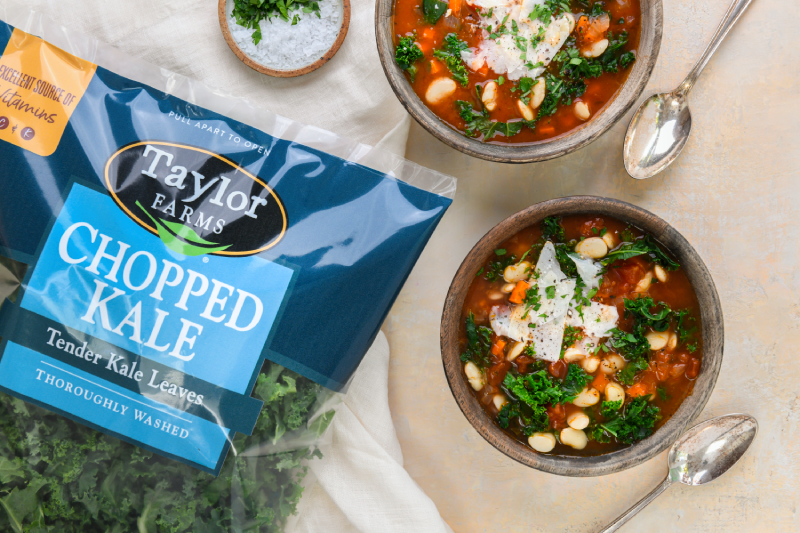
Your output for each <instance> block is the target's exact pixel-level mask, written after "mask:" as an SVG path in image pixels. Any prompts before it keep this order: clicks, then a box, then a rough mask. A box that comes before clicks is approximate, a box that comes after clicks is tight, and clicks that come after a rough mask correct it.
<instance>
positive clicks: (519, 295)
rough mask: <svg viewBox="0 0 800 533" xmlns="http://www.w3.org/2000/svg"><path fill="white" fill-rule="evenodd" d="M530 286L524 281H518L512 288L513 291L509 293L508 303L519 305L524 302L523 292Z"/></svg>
mask: <svg viewBox="0 0 800 533" xmlns="http://www.w3.org/2000/svg"><path fill="white" fill-rule="evenodd" d="M529 287H530V285H528V284H527V283H526V282H524V281H518V282H517V286H516V287H514V290H513V291H511V296H509V297H508V301H509V302H511V303H515V304H521V303H522V302H523V301H524V300H525V291H527V290H528V288H529Z"/></svg>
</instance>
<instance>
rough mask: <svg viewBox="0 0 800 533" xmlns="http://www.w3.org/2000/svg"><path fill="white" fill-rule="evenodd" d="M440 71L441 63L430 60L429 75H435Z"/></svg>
mask: <svg viewBox="0 0 800 533" xmlns="http://www.w3.org/2000/svg"><path fill="white" fill-rule="evenodd" d="M440 70H442V62H441V61H437V60H435V59H431V74H436V73H437V72H439V71H440Z"/></svg>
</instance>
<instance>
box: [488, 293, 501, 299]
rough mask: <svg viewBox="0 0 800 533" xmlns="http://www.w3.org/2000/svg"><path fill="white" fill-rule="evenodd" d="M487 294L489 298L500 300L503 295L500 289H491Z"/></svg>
mask: <svg viewBox="0 0 800 533" xmlns="http://www.w3.org/2000/svg"><path fill="white" fill-rule="evenodd" d="M487 296H488V297H489V299H490V300H502V299H503V296H504V295H503V293H502V292H500V291H491V292H490V293H488V294H487Z"/></svg>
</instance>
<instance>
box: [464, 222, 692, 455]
mask: <svg viewBox="0 0 800 533" xmlns="http://www.w3.org/2000/svg"><path fill="white" fill-rule="evenodd" d="M700 331H701V329H700V310H699V304H698V301H697V297H696V296H695V293H694V291H693V289H692V286H691V284H690V283H689V280H688V278H687V277H686V274H685V273H684V271H683V269H682V268H681V266H680V264H678V262H677V261H676V260H675V259H674V258H673V257H672V256H671V255H670V254H669V253H668V252H666V251H665V250H663V249H662V248H661V246H660V245H659V244H658V243H657V242H656V241H655V239H653V238H652V236H650V235H647V234H645V233H643V232H642V231H640V230H639V229H638V228H635V227H633V226H629V225H626V224H624V223H622V222H620V221H619V220H616V219H613V218H610V217H605V216H603V217H600V216H593V215H573V216H568V217H563V218H560V217H550V218H546V219H545V220H544V221H543V222H542V223H541V224H538V225H535V226H532V227H529V228H527V229H524V230H522V231H521V232H519V233H518V234H516V235H514V236H513V237H511V238H510V239H508V240H507V241H505V242H504V243H503V244H501V245H500V247H499V248H498V249H497V250H495V252H494V253H493V255H492V257H491V258H490V259H489V260H488V261H487V262H486V264H485V265H484V266H483V267H482V268H481V269H480V271H479V272H478V273H477V275H476V277H475V279H474V280H473V282H472V284H471V285H470V287H469V290H468V292H467V296H466V299H465V302H464V307H463V309H462V326H461V331H460V333H459V341H460V349H461V360H462V361H463V363H464V364H463V376H464V379H465V380H467V381H468V382H469V384H470V386H471V388H472V390H473V392H474V394H475V396H476V398H477V400H478V402H479V403H480V404H481V406H482V408H483V410H484V411H485V412H486V414H487V415H488V416H489V417H490V418H491V419H492V420H494V421H495V423H497V424H498V425H499V426H500V427H501V428H502V429H503V430H504V431H505V432H506V433H508V434H509V435H511V436H512V437H514V438H515V439H517V440H519V441H520V442H523V443H525V444H526V445H528V446H530V447H531V448H533V449H534V450H536V451H538V452H541V453H550V454H558V455H574V456H591V455H601V454H604V453H608V452H612V451H615V450H619V449H622V448H624V447H627V446H629V445H631V444H633V443H635V442H638V441H640V440H642V439H644V438H646V437H648V436H650V435H651V434H652V433H653V432H654V431H655V430H657V429H658V428H659V427H660V426H661V425H662V424H664V423H665V422H666V421H667V420H668V419H669V418H670V416H672V415H673V413H675V411H676V410H677V409H678V407H679V406H680V404H681V402H683V400H684V398H686V397H687V396H688V395H689V394H691V392H692V387H693V384H694V381H695V380H696V379H697V376H698V374H699V372H700V366H701V360H702V354H703V347H702V339H701V334H700Z"/></svg>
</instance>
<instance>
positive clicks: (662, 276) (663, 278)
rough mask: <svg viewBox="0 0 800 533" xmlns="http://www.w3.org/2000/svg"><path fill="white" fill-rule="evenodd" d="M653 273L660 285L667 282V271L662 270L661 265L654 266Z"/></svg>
mask: <svg viewBox="0 0 800 533" xmlns="http://www.w3.org/2000/svg"><path fill="white" fill-rule="evenodd" d="M653 272H654V273H655V275H656V279H657V280H658V281H660V282H661V283H666V282H667V271H666V270H664V268H663V267H662V266H661V265H656V266H655V268H653Z"/></svg>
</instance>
